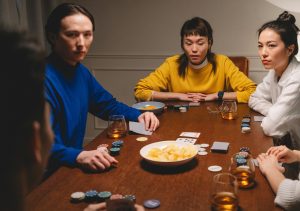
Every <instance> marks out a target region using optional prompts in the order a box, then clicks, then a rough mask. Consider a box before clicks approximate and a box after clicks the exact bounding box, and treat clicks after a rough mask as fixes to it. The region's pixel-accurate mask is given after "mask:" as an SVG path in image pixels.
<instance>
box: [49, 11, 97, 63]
mask: <svg viewBox="0 0 300 211" xmlns="http://www.w3.org/2000/svg"><path fill="white" fill-rule="evenodd" d="M92 42H93V24H92V22H91V21H90V19H89V18H88V17H87V16H85V15H83V14H81V13H77V14H74V15H70V16H66V17H64V18H63V19H62V20H61V26H60V31H59V32H58V34H57V35H55V36H54V38H53V40H52V43H53V51H54V52H55V53H56V54H58V55H59V56H60V57H61V58H62V59H63V60H64V61H66V62H67V63H68V64H70V65H72V66H75V65H76V64H77V63H78V62H81V61H82V60H83V59H84V58H85V56H86V54H87V53H88V51H89V48H90V46H91V44H92Z"/></svg>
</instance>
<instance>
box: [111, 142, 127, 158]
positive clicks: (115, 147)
mask: <svg viewBox="0 0 300 211" xmlns="http://www.w3.org/2000/svg"><path fill="white" fill-rule="evenodd" d="M123 144H124V141H123V140H117V141H114V142H113V143H112V147H111V148H110V149H109V152H110V154H111V155H112V156H116V155H119V154H120V150H121V147H122V146H123Z"/></svg>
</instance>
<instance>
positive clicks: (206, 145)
mask: <svg viewBox="0 0 300 211" xmlns="http://www.w3.org/2000/svg"><path fill="white" fill-rule="evenodd" d="M200 147H203V148H206V147H209V144H200Z"/></svg>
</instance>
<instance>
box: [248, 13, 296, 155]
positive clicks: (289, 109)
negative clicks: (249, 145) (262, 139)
mask: <svg viewBox="0 0 300 211" xmlns="http://www.w3.org/2000/svg"><path fill="white" fill-rule="evenodd" d="M295 22H296V20H295V17H294V16H293V15H291V14H289V13H288V12H283V13H282V14H280V15H279V17H278V18H277V20H274V21H270V22H267V23H265V24H263V25H262V26H261V27H260V29H259V30H258V53H259V56H260V59H261V61H262V63H263V65H264V67H265V68H266V69H267V70H269V72H268V74H267V76H266V77H265V78H264V79H263V82H262V83H261V84H259V85H258V87H257V89H256V91H255V92H254V93H253V94H252V95H251V96H250V99H249V107H250V108H252V109H254V110H256V111H258V112H260V113H261V114H263V115H265V118H264V119H263V121H262V124H261V126H262V128H263V130H264V133H265V134H266V135H268V136H272V137H274V138H277V139H281V138H283V137H286V136H290V138H289V139H290V140H291V147H293V148H294V149H300V109H299V108H300V91H299V90H300V63H299V62H298V61H297V60H296V58H295V55H296V54H297V53H298V42H297V33H298V31H299V29H298V27H297V26H296V25H295Z"/></svg>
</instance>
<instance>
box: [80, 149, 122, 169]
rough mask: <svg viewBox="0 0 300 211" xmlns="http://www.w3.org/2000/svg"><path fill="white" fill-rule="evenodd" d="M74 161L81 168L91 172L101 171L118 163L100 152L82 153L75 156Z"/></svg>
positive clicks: (105, 153) (103, 152)
mask: <svg viewBox="0 0 300 211" xmlns="http://www.w3.org/2000/svg"><path fill="white" fill-rule="evenodd" d="M76 161H77V163H78V164H79V165H81V166H82V167H84V168H86V169H89V170H93V171H102V170H105V169H107V168H109V167H110V166H111V165H112V164H117V163H118V161H117V160H116V159H115V158H114V157H112V156H110V155H109V154H108V152H105V151H101V150H91V151H82V152H81V153H80V154H79V155H78V156H77V158H76Z"/></svg>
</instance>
